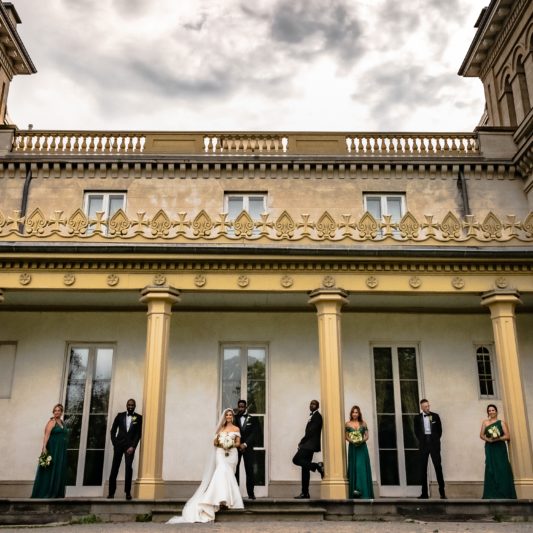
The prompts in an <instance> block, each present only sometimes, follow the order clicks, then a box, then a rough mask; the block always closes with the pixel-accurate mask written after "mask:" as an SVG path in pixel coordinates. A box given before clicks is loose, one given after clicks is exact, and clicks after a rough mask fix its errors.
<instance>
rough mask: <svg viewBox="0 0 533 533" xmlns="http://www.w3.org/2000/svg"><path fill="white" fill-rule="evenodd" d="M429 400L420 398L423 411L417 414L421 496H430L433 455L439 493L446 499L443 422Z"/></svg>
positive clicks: (416, 433) (425, 497)
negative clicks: (429, 469)
mask: <svg viewBox="0 0 533 533" xmlns="http://www.w3.org/2000/svg"><path fill="white" fill-rule="evenodd" d="M429 407H430V405H429V402H428V401H427V400H426V399H425V398H424V399H423V400H420V409H422V412H421V413H419V414H418V415H416V416H415V422H414V424H415V427H414V429H415V435H416V438H417V439H418V448H419V450H420V482H421V484H422V493H421V494H420V496H419V498H420V499H423V500H426V499H427V498H428V497H429V492H428V461H429V456H430V455H431V461H432V462H433V467H434V468H435V474H436V476H437V482H438V484H439V493H440V497H441V499H443V500H445V499H446V492H445V491H444V477H443V475H442V464H441V458H440V438H441V436H442V424H441V421H440V416H439V415H438V414H437V413H433V412H431V411H430V409H429Z"/></svg>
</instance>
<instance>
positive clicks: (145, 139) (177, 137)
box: [12, 130, 480, 158]
mask: <svg viewBox="0 0 533 533" xmlns="http://www.w3.org/2000/svg"><path fill="white" fill-rule="evenodd" d="M163 137H164V143H163V144H162V143H161V138H163ZM184 137H186V139H187V140H186V143H185V144H184V140H183V139H184ZM162 146H164V149H162V148H161V147H162ZM184 146H186V148H184ZM12 150H13V152H16V153H24V154H64V155H69V154H71V155H84V154H105V155H113V154H148V153H150V154H157V153H164V154H167V155H168V154H172V153H176V154H178V153H180V154H182V153H191V154H193V153H198V154H207V155H208V154H248V153H259V154H266V155H268V154H272V155H280V154H281V155H283V154H294V155H298V154H309V155H313V154H314V155H317V154H320V155H327V154H334V155H346V156H350V157H355V158H357V157H369V156H389V157H390V156H398V157H402V156H411V157H447V156H461V157H467V156H475V155H479V154H480V146H479V140H478V136H477V134H476V133H424V132H415V133H371V132H359V133H316V132H309V133H273V132H268V133H262V132H258V133H256V132H223V133H207V134H203V133H200V132H193V133H190V134H184V133H172V132H164V133H163V134H162V133H157V132H144V133H142V132H138V131H137V132H111V131H44V130H43V131H38V130H27V131H22V130H19V131H17V132H16V134H15V136H14V140H13V148H12Z"/></svg>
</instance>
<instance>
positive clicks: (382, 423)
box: [378, 415, 396, 448]
mask: <svg viewBox="0 0 533 533" xmlns="http://www.w3.org/2000/svg"><path fill="white" fill-rule="evenodd" d="M378 442H379V447H380V448H396V423H395V418H394V415H378Z"/></svg>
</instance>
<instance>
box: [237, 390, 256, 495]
mask: <svg viewBox="0 0 533 533" xmlns="http://www.w3.org/2000/svg"><path fill="white" fill-rule="evenodd" d="M235 422H236V424H237V427H238V428H239V429H240V431H241V445H240V446H239V460H238V462H237V470H236V471H235V477H236V478H237V483H239V469H240V466H241V459H242V460H243V461H244V470H245V472H246V492H247V493H248V498H250V500H255V494H254V489H255V476H254V467H255V452H254V446H256V445H257V444H259V438H260V428H259V420H258V419H257V418H256V417H255V416H251V415H250V414H249V413H248V409H247V404H246V400H239V401H238V402H237V413H236V414H235Z"/></svg>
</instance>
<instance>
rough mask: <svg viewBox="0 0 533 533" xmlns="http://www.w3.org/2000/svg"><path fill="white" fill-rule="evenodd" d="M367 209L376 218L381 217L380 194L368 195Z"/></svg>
mask: <svg viewBox="0 0 533 533" xmlns="http://www.w3.org/2000/svg"><path fill="white" fill-rule="evenodd" d="M366 210H367V211H368V212H369V213H370V214H371V215H372V216H373V217H374V218H375V219H376V220H380V219H381V198H379V196H367V197H366Z"/></svg>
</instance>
